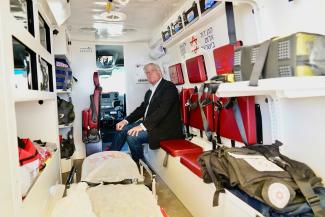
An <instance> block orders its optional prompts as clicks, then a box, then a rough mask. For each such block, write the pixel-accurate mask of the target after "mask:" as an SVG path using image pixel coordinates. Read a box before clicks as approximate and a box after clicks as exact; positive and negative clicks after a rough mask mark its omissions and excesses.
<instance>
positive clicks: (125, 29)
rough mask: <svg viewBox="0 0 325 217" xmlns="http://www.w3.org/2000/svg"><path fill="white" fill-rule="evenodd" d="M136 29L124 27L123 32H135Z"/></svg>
mask: <svg viewBox="0 0 325 217" xmlns="http://www.w3.org/2000/svg"><path fill="white" fill-rule="evenodd" d="M136 31H137V30H136V29H134V28H124V29H123V33H130V32H136Z"/></svg>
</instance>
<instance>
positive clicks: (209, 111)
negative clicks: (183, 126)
mask: <svg viewBox="0 0 325 217" xmlns="http://www.w3.org/2000/svg"><path fill="white" fill-rule="evenodd" d="M188 92H189V93H188V95H189V97H190V96H191V95H192V97H191V101H192V102H196V101H197V99H198V93H194V88H190V89H189V90H188ZM193 93H194V94H193ZM208 97H209V98H210V99H212V96H211V95H209V96H208ZM203 111H204V113H205V116H206V118H207V121H208V123H209V129H210V130H211V131H213V130H215V128H214V126H215V124H214V112H213V105H212V104H209V105H207V106H205V107H204V109H203ZM189 125H190V126H191V127H194V128H197V129H200V130H204V127H203V121H202V117H201V111H200V107H199V106H197V108H196V109H194V110H191V111H190V120H189Z"/></svg>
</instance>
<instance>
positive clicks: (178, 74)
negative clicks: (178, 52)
mask: <svg viewBox="0 0 325 217" xmlns="http://www.w3.org/2000/svg"><path fill="white" fill-rule="evenodd" d="M169 77H170V80H171V82H173V83H174V84H175V85H180V84H184V78H183V70H182V64H181V63H178V64H175V65H172V66H169Z"/></svg>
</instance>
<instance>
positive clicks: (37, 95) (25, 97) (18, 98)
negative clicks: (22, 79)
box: [14, 89, 56, 102]
mask: <svg viewBox="0 0 325 217" xmlns="http://www.w3.org/2000/svg"><path fill="white" fill-rule="evenodd" d="M14 99H15V102H27V101H37V100H54V99H56V94H55V93H53V92H46V91H38V90H20V89H16V90H15V91H14Z"/></svg>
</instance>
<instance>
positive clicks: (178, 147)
mask: <svg viewBox="0 0 325 217" xmlns="http://www.w3.org/2000/svg"><path fill="white" fill-rule="evenodd" d="M160 147H161V148H162V149H164V150H165V151H166V152H167V153H168V154H170V155H171V156H173V157H178V156H181V155H184V154H189V153H202V152H203V149H202V147H200V146H197V145H195V144H194V143H192V142H190V141H188V140H185V139H175V140H164V141H160Z"/></svg>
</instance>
